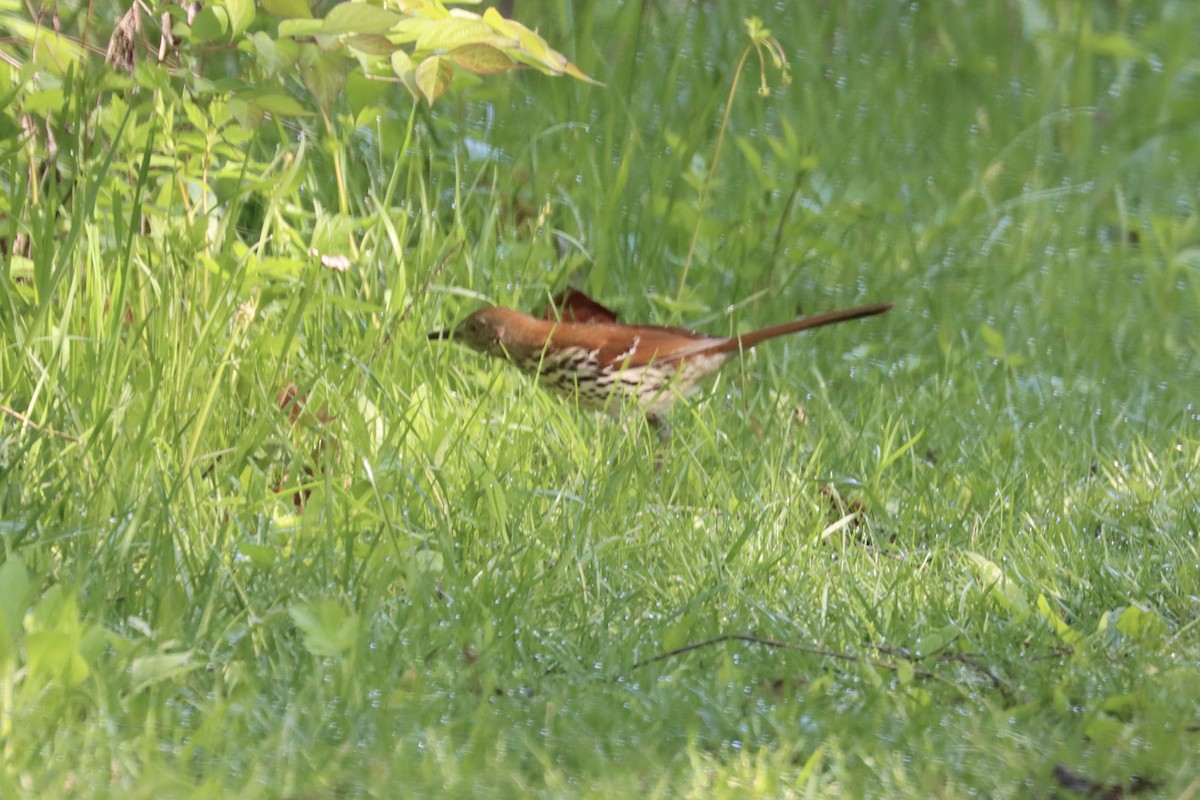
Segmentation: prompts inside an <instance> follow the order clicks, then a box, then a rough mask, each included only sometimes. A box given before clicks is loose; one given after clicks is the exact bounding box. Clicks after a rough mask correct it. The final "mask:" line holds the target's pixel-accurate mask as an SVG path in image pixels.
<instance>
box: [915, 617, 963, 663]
mask: <svg viewBox="0 0 1200 800" xmlns="http://www.w3.org/2000/svg"><path fill="white" fill-rule="evenodd" d="M961 633H962V631H961V630H960V629H959V627H958V626H957V625H947V626H945V627H944V628H939V629H937V630H936V631H930V632H929V633H926V634H924V635H923V636H921V637H920V638H918V639H917V641H916V642H915V643H914V644H913V646H912V654H913V657H914V658H928V657H929V656H931V655H933V654H934V653H940V652H941V651H942V650H945V649H946V648H947V647H949V646H950V644H951V643H952V642H953V641H954V640H955V639H957V638H958V637H959V635H960V634H961Z"/></svg>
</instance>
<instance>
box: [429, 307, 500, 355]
mask: <svg viewBox="0 0 1200 800" xmlns="http://www.w3.org/2000/svg"><path fill="white" fill-rule="evenodd" d="M513 313H514V312H512V310H511V309H507V308H481V309H479V310H478V311H476V312H475V313H473V314H471V315H470V316H469V317H467V318H466V319H464V320H463V321H462V322H460V323H458V324H457V325H455V326H454V327H453V328H449V329H447V330H443V331H433V332H432V333H430V334H429V339H430V340H434V339H450V340H451V341H455V342H461V343H462V344H465V345H466V346H467V347H469V348H471V349H472V350H477V351H479V352H480V353H486V354H487V355H489V356H497V357H503V356H504V345H505V337H506V335H507V334H508V331H509V328H510V325H509V323H510V322H511V320H509V319H508V317H509V316H510V315H512V314H513Z"/></svg>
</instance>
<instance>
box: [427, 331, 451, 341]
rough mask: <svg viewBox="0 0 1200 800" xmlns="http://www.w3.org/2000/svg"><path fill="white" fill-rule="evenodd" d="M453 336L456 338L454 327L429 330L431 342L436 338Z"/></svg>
mask: <svg viewBox="0 0 1200 800" xmlns="http://www.w3.org/2000/svg"><path fill="white" fill-rule="evenodd" d="M453 338H454V330H453V329H452V328H447V329H446V330H444V331H430V332H429V341H431V342H432V341H434V340H436V339H453Z"/></svg>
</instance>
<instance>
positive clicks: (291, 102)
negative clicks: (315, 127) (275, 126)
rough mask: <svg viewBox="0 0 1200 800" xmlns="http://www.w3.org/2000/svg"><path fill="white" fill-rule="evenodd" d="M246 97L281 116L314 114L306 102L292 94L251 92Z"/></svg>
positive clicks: (267, 110)
mask: <svg viewBox="0 0 1200 800" xmlns="http://www.w3.org/2000/svg"><path fill="white" fill-rule="evenodd" d="M248 94H249V93H248ZM236 96H237V95H235V97H236ZM244 99H245V100H246V101H247V102H249V103H253V104H254V105H255V106H258V107H259V108H261V109H262V110H263V111H266V112H268V113H271V114H275V115H277V116H281V117H311V116H312V115H313V111H312V109H309V108H305V106H304V104H302V103H301V102H300V101H299V100H297V99H296V98H294V97H292V96H291V95H286V94H260V95H257V96H253V95H252V94H251V95H250V96H247V97H245V98H244Z"/></svg>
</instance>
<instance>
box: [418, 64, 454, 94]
mask: <svg viewBox="0 0 1200 800" xmlns="http://www.w3.org/2000/svg"><path fill="white" fill-rule="evenodd" d="M416 78H417V88H419V89H420V90H421V94H423V95H425V99H426V100H428V101H429V105H433V101H434V100H437V99H438V98H439V97H440V96H441V95H442V93H443V92H445V91H446V89H447V88H449V86H450V81H451V80H453V78H454V67H453V66H451V64H450V62H449V61H446V60H445V59H443V58H441V57H440V56H430V57H429V58H427V59H425V60H424V61H422V62H421V63H420V64H419V65H417V72H416Z"/></svg>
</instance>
